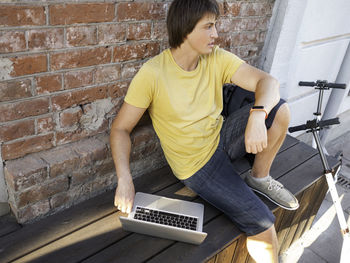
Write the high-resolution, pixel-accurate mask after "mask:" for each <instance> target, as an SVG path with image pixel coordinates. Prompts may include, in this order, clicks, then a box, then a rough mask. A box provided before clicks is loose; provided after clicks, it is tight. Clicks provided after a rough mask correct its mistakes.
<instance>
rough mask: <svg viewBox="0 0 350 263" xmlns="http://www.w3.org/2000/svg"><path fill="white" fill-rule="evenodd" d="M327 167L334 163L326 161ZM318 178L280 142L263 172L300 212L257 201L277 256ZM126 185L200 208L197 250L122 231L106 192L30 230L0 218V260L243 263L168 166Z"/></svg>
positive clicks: (236, 242)
mask: <svg viewBox="0 0 350 263" xmlns="http://www.w3.org/2000/svg"><path fill="white" fill-rule="evenodd" d="M330 164H331V166H333V167H335V166H336V165H338V163H337V161H336V160H335V159H333V158H330ZM235 166H236V168H237V170H238V171H239V173H241V174H243V175H244V174H245V173H247V171H248V169H249V168H250V167H249V164H248V162H247V161H244V160H240V161H237V162H235ZM322 172H323V168H322V165H321V161H320V158H319V157H318V154H317V151H316V150H314V149H312V148H311V147H309V146H307V145H305V144H304V143H301V142H299V141H298V140H296V139H294V138H292V137H289V136H288V137H287V139H286V141H285V143H284V145H283V147H282V149H281V150H280V152H279V154H278V155H277V157H276V160H275V162H274V164H273V166H272V169H271V174H272V175H273V176H274V177H275V178H276V179H278V180H279V181H280V182H282V183H283V184H284V185H285V186H287V188H288V189H289V190H290V191H291V192H293V193H294V194H296V195H297V197H298V199H299V201H300V204H301V205H300V208H299V209H298V210H296V211H288V210H283V209H281V208H278V207H277V206H276V205H274V204H272V203H271V202H269V201H267V200H264V201H265V202H266V204H267V205H268V206H269V208H270V209H271V210H272V211H274V214H275V215H276V219H277V221H276V224H275V225H276V229H277V231H278V239H279V243H280V244H281V251H283V250H285V249H286V248H288V247H289V246H290V244H291V243H292V242H294V241H295V240H297V239H298V238H299V237H300V236H301V235H302V233H303V232H305V231H306V230H308V229H309V228H310V226H311V223H312V221H313V218H314V216H315V215H316V213H317V211H318V209H319V206H320V205H321V203H322V201H323V199H324V196H325V193H326V191H327V185H326V182H325V180H324V177H322ZM134 182H135V187H136V191H143V192H149V193H156V194H159V195H164V196H167V197H172V198H179V199H184V200H191V201H195V202H201V203H203V204H205V213H204V217H205V218H204V230H203V231H204V232H207V233H208V236H207V238H206V240H205V241H204V242H203V244H201V245H200V246H195V245H190V244H186V243H181V242H175V241H172V240H166V239H161V238H155V237H150V236H145V235H141V234H136V233H130V232H126V231H123V230H122V228H121V225H120V221H119V215H121V214H122V213H121V212H117V211H116V209H115V208H114V206H113V197H114V192H113V191H109V192H106V193H104V194H102V195H100V196H98V197H95V198H93V199H90V200H88V201H85V202H83V203H81V204H79V205H76V206H75V207H71V208H70V209H68V210H65V211H63V212H61V213H58V214H56V215H53V216H50V217H47V218H45V219H43V220H41V221H39V222H36V223H33V224H29V225H25V226H19V225H17V224H15V223H13V222H11V221H7V222H4V220H2V221H3V222H0V227H2V228H1V230H0V262H10V261H11V262H12V261H14V262H65V263H68V262H94V263H95V262H128V263H129V262H146V261H147V262H203V261H208V262H249V257H248V254H247V251H246V248H245V236H244V235H242V234H241V233H240V232H239V230H238V229H237V228H236V227H235V226H234V225H233V224H232V223H231V222H230V221H229V219H228V218H227V217H226V216H225V215H223V214H222V213H221V212H220V211H218V210H217V209H215V208H214V207H212V206H211V205H209V204H207V203H206V202H205V201H203V200H202V199H200V198H199V197H198V196H196V195H195V194H194V193H193V192H191V191H189V190H188V189H187V188H185V187H184V186H183V184H182V183H180V182H179V181H178V180H177V179H176V178H175V177H174V176H173V175H172V174H171V171H170V169H169V168H168V167H164V168H162V169H160V170H158V171H156V172H153V173H152V174H150V175H147V176H142V177H140V178H137V179H135V181H134ZM262 198H263V197H262Z"/></svg>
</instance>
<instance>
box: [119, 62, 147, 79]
mask: <svg viewBox="0 0 350 263" xmlns="http://www.w3.org/2000/svg"><path fill="white" fill-rule="evenodd" d="M142 64H143V63H142V62H131V63H125V64H124V65H123V68H122V78H123V79H127V78H133V77H134V76H135V74H136V73H137V72H138V71H139V69H140V68H141V66H142Z"/></svg>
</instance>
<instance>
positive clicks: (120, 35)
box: [98, 23, 126, 44]
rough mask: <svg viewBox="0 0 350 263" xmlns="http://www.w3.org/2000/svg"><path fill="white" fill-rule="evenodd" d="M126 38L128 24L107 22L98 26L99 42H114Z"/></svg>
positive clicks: (122, 40)
mask: <svg viewBox="0 0 350 263" xmlns="http://www.w3.org/2000/svg"><path fill="white" fill-rule="evenodd" d="M125 40H126V24H124V23H123V24H107V25H99V26H98V41H99V44H113V43H119V42H124V41H125Z"/></svg>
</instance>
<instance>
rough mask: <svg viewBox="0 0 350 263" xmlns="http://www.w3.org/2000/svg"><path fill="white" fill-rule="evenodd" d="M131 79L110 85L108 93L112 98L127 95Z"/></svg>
mask: <svg viewBox="0 0 350 263" xmlns="http://www.w3.org/2000/svg"><path fill="white" fill-rule="evenodd" d="M129 85H130V81H121V82H118V83H116V84H111V85H109V87H108V94H109V97H111V98H121V97H124V96H125V95H126V92H127V91H128V87H129Z"/></svg>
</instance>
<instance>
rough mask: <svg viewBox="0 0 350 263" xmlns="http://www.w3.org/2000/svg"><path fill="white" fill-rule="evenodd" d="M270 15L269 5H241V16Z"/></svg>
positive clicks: (266, 3)
mask: <svg viewBox="0 0 350 263" xmlns="http://www.w3.org/2000/svg"><path fill="white" fill-rule="evenodd" d="M271 14H272V6H271V5H270V3H268V2H265V3H241V8H240V15H241V16H266V15H271Z"/></svg>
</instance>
